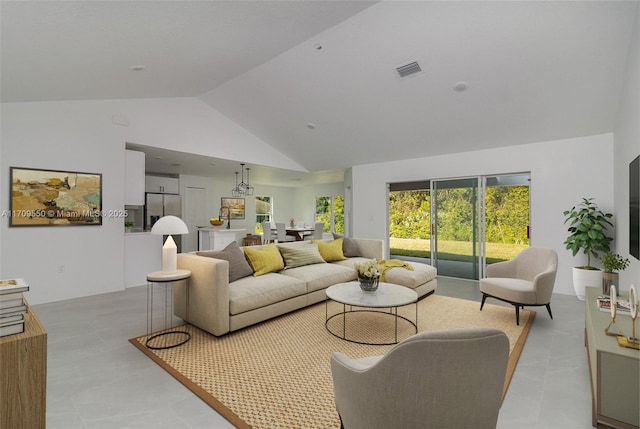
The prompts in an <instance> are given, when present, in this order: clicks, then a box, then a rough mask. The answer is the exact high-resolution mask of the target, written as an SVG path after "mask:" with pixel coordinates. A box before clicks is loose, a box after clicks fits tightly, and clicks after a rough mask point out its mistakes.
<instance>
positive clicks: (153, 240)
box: [124, 232, 162, 287]
mask: <svg viewBox="0 0 640 429" xmlns="http://www.w3.org/2000/svg"><path fill="white" fill-rule="evenodd" d="M161 267H162V236H161V235H154V234H151V233H150V232H130V233H125V234H124V277H125V280H124V285H125V287H134V286H142V285H146V284H147V274H148V273H151V272H153V271H158V270H159V269H160V268H161Z"/></svg>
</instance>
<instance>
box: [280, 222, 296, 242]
mask: <svg viewBox="0 0 640 429" xmlns="http://www.w3.org/2000/svg"><path fill="white" fill-rule="evenodd" d="M276 240H278V243H284V242H285V241H296V238H295V237H293V236H291V235H287V227H286V225H285V224H284V223H277V222H276Z"/></svg>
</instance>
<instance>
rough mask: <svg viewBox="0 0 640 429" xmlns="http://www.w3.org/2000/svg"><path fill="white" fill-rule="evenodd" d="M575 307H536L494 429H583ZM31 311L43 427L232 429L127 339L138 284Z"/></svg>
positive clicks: (467, 289) (136, 320) (139, 329)
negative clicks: (43, 380) (39, 334)
mask: <svg viewBox="0 0 640 429" xmlns="http://www.w3.org/2000/svg"><path fill="white" fill-rule="evenodd" d="M437 293H438V294H442V295H449V296H457V297H460V298H466V299H473V300H476V301H478V302H479V296H480V294H479V292H478V287H477V282H474V281H469V280H459V279H453V278H446V277H440V278H439V280H438V292H437ZM156 294H157V292H156ZM159 301H161V300H160V299H156V304H160V302H159ZM488 302H491V303H496V304H497V303H498V302H497V301H488ZM583 306H584V303H583V302H580V301H578V300H577V299H576V298H575V297H573V296H566V295H554V297H553V300H552V310H553V313H554V318H555V319H554V320H550V319H549V316H548V315H547V313H546V309H545V308H544V307H541V308H538V309H537V311H538V315H537V316H536V319H535V322H534V324H533V328H532V330H531V332H530V334H529V338H528V339H527V342H526V344H525V347H524V351H523V353H522V355H521V357H520V361H519V363H518V366H517V369H516V372H515V374H514V376H513V379H512V381H511V385H510V387H509V391H508V393H507V396H506V398H505V401H504V403H503V405H502V409H501V411H500V417H499V420H498V428H501V429H511V428H519V429H529V428H530V429H533V428H536V429H578V428H580V429H586V428H590V427H591V417H590V415H591V393H590V386H589V378H588V367H587V359H586V351H585V348H584V342H583V329H584V308H583ZM33 308H34V311H35V312H36V314H37V315H38V317H39V318H40V320H41V321H42V323H43V324H44V326H45V328H46V329H47V332H48V335H49V346H48V380H47V428H49V429H56V428H64V429H76V428H82V429H122V428H153V429H159V428H170V429H196V428H198V429H200V428H201V429H208V428H216V429H218V428H222V429H224V428H231V427H233V426H232V425H230V424H229V423H228V422H227V421H226V420H225V419H224V418H222V417H221V416H220V415H219V414H217V413H216V412H215V411H213V410H212V409H211V408H210V407H209V406H208V405H206V404H205V403H204V402H202V401H201V400H200V399H199V398H197V397H196V396H195V395H193V394H192V393H191V392H190V391H189V390H188V389H186V388H185V387H183V386H182V384H180V383H179V382H178V381H176V380H175V379H174V378H173V377H171V376H170V375H169V374H167V373H166V372H165V371H164V370H162V369H161V368H160V367H159V366H158V365H156V364H155V363H154V362H152V361H151V360H150V359H149V358H147V357H146V356H145V355H143V354H142V353H141V352H140V351H139V350H137V349H136V348H135V347H134V346H133V345H131V344H130V343H129V342H128V341H127V340H128V339H129V338H132V337H134V336H137V335H142V334H144V333H145V332H146V329H147V325H146V286H141V287H134V288H129V289H126V290H124V291H121V292H115V293H109V294H104V295H96V296H91V297H86V298H78V299H73V300H68V301H61V302H55V303H48V304H41V305H35V306H34V307H33ZM154 314H156V315H157V316H156V320H158V319H159V318H160V316H161V314H160V313H159V309H158V310H156V313H154ZM514 317H515V316H514Z"/></svg>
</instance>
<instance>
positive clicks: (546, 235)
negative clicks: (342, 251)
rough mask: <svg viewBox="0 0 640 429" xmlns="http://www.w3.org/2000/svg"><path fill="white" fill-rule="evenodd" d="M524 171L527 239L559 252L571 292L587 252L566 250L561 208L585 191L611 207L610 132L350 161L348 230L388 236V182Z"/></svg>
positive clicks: (561, 289)
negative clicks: (415, 156) (443, 153)
mask: <svg viewBox="0 0 640 429" xmlns="http://www.w3.org/2000/svg"><path fill="white" fill-rule="evenodd" d="M524 171H530V172H531V192H530V197H531V244H532V245H535V246H546V247H551V248H553V249H555V250H556V251H557V252H558V257H559V269H558V277H557V280H556V286H555V292H557V293H563V294H574V292H573V285H572V279H571V276H572V274H571V271H572V267H573V266H578V265H581V264H584V262H586V257H585V256H584V255H578V256H576V257H575V258H574V257H572V256H571V252H569V251H568V250H565V248H564V245H563V244H562V243H563V242H564V240H565V238H566V233H567V231H566V226H565V225H564V224H563V222H564V217H563V215H562V212H563V211H564V210H567V209H570V208H571V207H572V206H573V205H575V204H577V203H579V202H580V201H581V200H582V198H583V197H588V198H590V197H593V198H595V201H596V202H597V203H598V205H599V206H600V208H601V209H602V210H603V211H605V212H613V210H614V200H613V135H612V134H603V135H597V136H588V137H580V138H573V139H565V140H557V141H549V142H542V143H535V144H529V145H523V146H512V147H507V148H500V149H492V150H483V151H477V152H467V153H461V154H453V155H446V156H436V157H428V158H419V159H412V160H405V161H393V162H387V163H380V164H370V165H360V166H354V167H353V168H352V175H351V180H352V187H353V196H352V198H353V207H352V217H353V224H352V230H353V234H352V235H353V236H355V237H366V238H380V239H386V231H387V225H386V224H387V191H386V184H387V183H391V182H401V181H414V180H425V179H436V178H456V177H465V176H475V175H486V174H502V173H515V172H524ZM619 174H621V173H619ZM614 219H615V221H616V222H617V218H614Z"/></svg>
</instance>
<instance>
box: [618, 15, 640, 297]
mask: <svg viewBox="0 0 640 429" xmlns="http://www.w3.org/2000/svg"><path fill="white" fill-rule="evenodd" d="M631 41H632V42H631V46H630V49H629V56H628V60H627V71H626V79H625V83H624V88H623V91H622V101H621V103H620V111H619V112H618V116H617V121H616V128H615V131H614V142H615V144H614V166H613V168H614V171H615V172H616V174H615V178H614V190H615V194H614V198H615V210H616V213H617V214H618V223H617V226H618V228H617V229H616V243H615V244H616V246H615V248H616V252H617V253H619V254H621V255H623V256H624V257H627V258H629V260H630V261H631V264H630V266H629V267H628V268H627V269H626V270H625V271H623V272H621V273H620V287H621V288H622V289H628V288H629V285H630V284H632V283H633V284H635V285H636V288H637V287H640V261H639V260H638V259H636V258H635V257H633V256H631V255H630V254H629V177H628V171H629V163H630V162H631V161H633V159H635V157H637V156H638V155H640V119H639V118H640V6H639V7H638V10H637V13H636V24H635V29H634V33H633V37H632V38H631Z"/></svg>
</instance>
